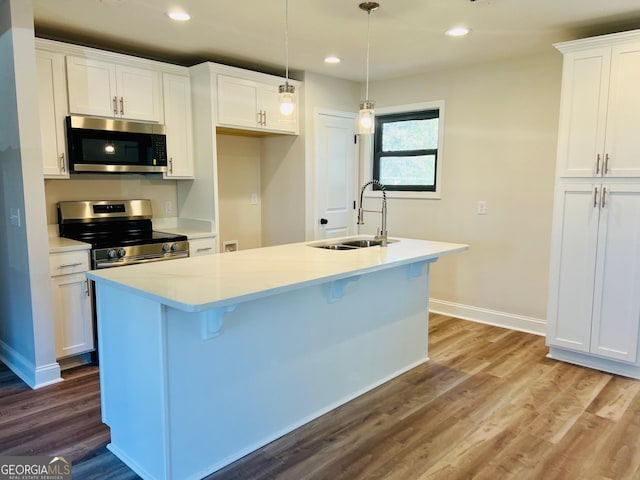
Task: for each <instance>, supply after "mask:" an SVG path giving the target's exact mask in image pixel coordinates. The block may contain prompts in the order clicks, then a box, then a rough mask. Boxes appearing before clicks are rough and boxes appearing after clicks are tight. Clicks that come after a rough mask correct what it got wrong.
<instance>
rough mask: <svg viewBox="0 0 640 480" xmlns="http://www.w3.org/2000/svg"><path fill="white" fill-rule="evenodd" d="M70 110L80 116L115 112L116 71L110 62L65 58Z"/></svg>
mask: <svg viewBox="0 0 640 480" xmlns="http://www.w3.org/2000/svg"><path fill="white" fill-rule="evenodd" d="M67 82H68V95H69V111H70V112H71V113H77V114H80V115H97V116H101V117H113V116H115V115H116V114H117V103H116V101H117V89H116V70H115V66H114V65H113V64H111V63H106V62H100V61H98V60H89V59H86V58H78V57H71V56H68V57H67Z"/></svg>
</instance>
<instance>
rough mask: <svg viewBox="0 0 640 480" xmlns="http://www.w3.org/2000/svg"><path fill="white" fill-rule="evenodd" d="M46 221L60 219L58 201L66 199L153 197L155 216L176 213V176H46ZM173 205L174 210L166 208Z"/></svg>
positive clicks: (50, 223)
mask: <svg viewBox="0 0 640 480" xmlns="http://www.w3.org/2000/svg"><path fill="white" fill-rule="evenodd" d="M44 189H45V197H46V200H47V223H48V224H49V225H52V224H57V223H58V216H57V212H56V205H57V203H58V202H60V201H65V200H123V199H136V198H149V199H151V208H152V209H153V216H154V217H156V218H160V217H176V216H178V212H177V204H176V202H177V191H176V181H175V180H162V179H159V178H158V179H155V178H151V177H148V176H143V175H117V176H116V175H109V176H104V177H102V176H95V175H90V176H81V177H79V176H75V177H73V178H71V179H69V180H45V182H44ZM169 202H170V206H171V209H170V210H171V212H169V211H168V210H167V207H169Z"/></svg>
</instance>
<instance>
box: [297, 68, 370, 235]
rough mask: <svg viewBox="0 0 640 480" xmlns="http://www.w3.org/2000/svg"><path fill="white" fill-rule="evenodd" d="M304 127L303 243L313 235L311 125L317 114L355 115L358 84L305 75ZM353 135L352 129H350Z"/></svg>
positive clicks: (313, 168)
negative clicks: (304, 204)
mask: <svg viewBox="0 0 640 480" xmlns="http://www.w3.org/2000/svg"><path fill="white" fill-rule="evenodd" d="M304 82H305V83H304V88H305V104H306V106H307V109H306V115H305V124H306V132H307V133H306V145H305V149H306V150H305V161H306V166H305V170H306V187H305V190H306V192H305V195H306V212H305V220H306V221H305V240H312V239H313V238H314V234H315V222H316V221H317V217H316V203H315V202H316V197H317V195H316V193H317V192H316V191H315V179H314V174H315V172H316V171H317V170H316V165H315V161H316V159H315V122H316V118H317V114H318V112H319V111H324V112H328V111H331V112H347V113H356V112H357V111H358V105H359V102H360V84H359V83H356V82H351V81H347V80H341V79H338V78H333V77H327V76H324V75H318V74H315V73H307V74H306V75H305V78H304ZM354 134H355V128H354Z"/></svg>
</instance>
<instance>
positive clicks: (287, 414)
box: [88, 238, 467, 479]
mask: <svg viewBox="0 0 640 480" xmlns="http://www.w3.org/2000/svg"><path fill="white" fill-rule="evenodd" d="M395 240H396V241H394V242H392V243H390V244H389V245H388V246H387V247H369V248H359V249H353V250H329V249H324V248H314V247H313V246H311V245H316V243H317V242H316V243H314V242H311V245H310V243H298V244H291V245H280V246H275V247H267V248H260V249H254V250H244V251H238V252H233V253H223V254H217V255H208V256H204V257H192V258H186V259H180V260H172V261H166V262H156V263H149V264H141V265H133V266H129V267H122V268H114V269H107V270H99V271H98V270H96V271H92V272H89V273H88V277H89V278H90V279H92V280H94V281H95V289H96V304H97V316H98V342H99V356H100V382H101V396H102V419H103V422H104V423H106V424H107V425H108V426H109V427H110V428H111V443H110V444H109V447H108V448H109V449H110V450H111V451H112V452H113V453H114V454H115V455H116V456H118V457H119V458H120V459H121V460H122V461H123V462H125V463H126V464H127V465H128V466H129V467H130V468H132V469H133V470H134V471H135V472H136V473H138V474H139V475H140V476H141V477H143V478H146V479H185V478H189V479H191V478H193V479H196V478H202V477H204V476H206V475H207V474H209V473H211V472H214V471H216V470H218V469H220V468H222V467H224V466H225V465H227V464H229V463H231V462H233V461H235V460H236V459H238V458H240V457H242V456H244V455H246V454H248V453H250V452H252V451H253V450H256V449H257V448H259V447H261V446H263V445H265V444H266V443H268V442H270V441H272V440H274V439H276V438H278V437H280V436H282V435H284V434H286V433H288V432H290V431H292V430H293V429H295V428H297V427H299V426H301V425H303V424H304V423H307V422H309V421H310V420H312V419H314V418H316V417H318V416H320V415H322V414H324V413H326V412H328V411H330V410H332V409H334V408H336V407H337V406H339V405H341V404H343V403H345V402H348V401H349V400H351V399H353V398H355V397H357V396H359V395H361V394H363V393H365V392H367V391H368V390H371V389H372V388H375V387H376V386H378V385H380V384H382V383H384V382H386V381H388V380H389V379H391V378H393V377H395V376H397V375H400V374H401V373H403V372H405V371H407V370H409V369H411V368H413V367H415V366H417V365H419V364H421V363H423V362H425V361H427V360H428V353H427V326H428V298H429V264H430V263H432V262H434V261H436V260H437V259H438V258H439V257H440V256H442V255H446V254H452V253H456V252H461V251H463V250H466V248H467V246H466V245H460V244H451V243H440V242H430V241H422V240H413V239H404V238H402V239H395Z"/></svg>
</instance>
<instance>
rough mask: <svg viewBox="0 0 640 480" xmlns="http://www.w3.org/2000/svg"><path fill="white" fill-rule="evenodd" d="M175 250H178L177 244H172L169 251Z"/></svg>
mask: <svg viewBox="0 0 640 480" xmlns="http://www.w3.org/2000/svg"><path fill="white" fill-rule="evenodd" d="M176 250H178V244H177V243H172V244H171V251H172V252H175V251H176Z"/></svg>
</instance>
